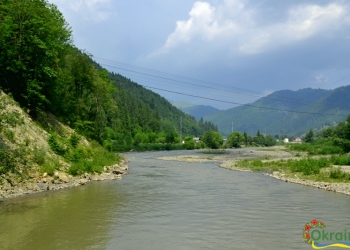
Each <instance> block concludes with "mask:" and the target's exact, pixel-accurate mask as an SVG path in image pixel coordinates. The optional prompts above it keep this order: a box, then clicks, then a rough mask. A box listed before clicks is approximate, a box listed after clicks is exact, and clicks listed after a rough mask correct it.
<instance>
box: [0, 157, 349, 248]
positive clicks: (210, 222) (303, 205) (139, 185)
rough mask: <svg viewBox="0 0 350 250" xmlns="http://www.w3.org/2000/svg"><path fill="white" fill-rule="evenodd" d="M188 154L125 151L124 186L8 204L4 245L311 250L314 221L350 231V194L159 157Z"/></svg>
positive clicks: (3, 213) (95, 186)
mask: <svg viewBox="0 0 350 250" xmlns="http://www.w3.org/2000/svg"><path fill="white" fill-rule="evenodd" d="M182 153H183V152H181V151H176V152H175V151H171V152H147V153H128V154H125V157H126V158H128V159H129V160H130V162H129V163H128V166H129V171H128V172H129V174H128V175H126V176H123V178H122V179H121V180H116V181H103V182H91V183H89V184H88V185H86V186H82V187H76V188H70V189H66V190H60V191H54V192H46V193H43V194H37V195H31V196H27V197H23V198H17V199H13V200H7V201H3V202H1V203H0V222H1V226H0V249H28V250H29V249H33V250H34V249H35V250H39V249H143V250H147V249H150V250H151V249H152V250H155V249H162V250H165V249H242V250H244V249H267V250H275V249H276V250H277V249H278V250H280V249H311V246H308V245H307V244H305V243H304V241H303V238H302V228H303V227H304V225H305V223H307V222H310V220H312V219H319V220H322V221H324V222H325V224H326V225H327V228H329V229H330V230H332V229H333V231H337V230H338V231H343V230H344V229H348V230H349V229H350V213H349V211H350V197H349V196H346V195H342V194H337V193H333V192H327V191H324V190H318V189H315V188H312V187H306V186H301V185H297V184H291V183H285V182H282V181H279V180H275V179H272V178H269V177H266V176H263V175H262V174H261V173H248V172H238V171H232V170H227V169H222V168H219V167H218V166H217V164H215V163H184V162H177V161H163V160H156V159H155V157H159V156H172V155H180V154H182ZM186 153H188V152H186ZM349 231H350V230H349Z"/></svg>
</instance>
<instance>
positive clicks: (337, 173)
mask: <svg viewBox="0 0 350 250" xmlns="http://www.w3.org/2000/svg"><path fill="white" fill-rule="evenodd" d="M329 177H330V178H333V179H349V174H348V173H345V172H344V171H343V170H341V168H339V167H337V168H332V169H331V171H330V172H329Z"/></svg>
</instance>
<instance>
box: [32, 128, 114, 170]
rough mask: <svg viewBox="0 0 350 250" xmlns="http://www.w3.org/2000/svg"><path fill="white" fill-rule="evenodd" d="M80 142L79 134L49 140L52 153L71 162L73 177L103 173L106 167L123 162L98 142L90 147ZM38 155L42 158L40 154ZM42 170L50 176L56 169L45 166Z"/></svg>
mask: <svg viewBox="0 0 350 250" xmlns="http://www.w3.org/2000/svg"><path fill="white" fill-rule="evenodd" d="M79 142H80V137H79V136H78V135H77V134H72V135H71V136H70V137H69V138H64V137H61V136H59V135H56V134H52V135H51V136H50V137H49V139H48V143H49V145H50V148H51V149H52V151H54V152H55V153H56V154H58V155H61V156H62V157H64V158H65V159H66V160H68V161H70V162H71V167H70V168H69V169H68V172H69V173H70V174H71V175H79V174H82V173H85V172H88V173H94V172H95V173H102V171H103V167H104V166H111V165H113V164H116V163H118V162H120V160H121V157H120V156H119V155H118V154H116V153H113V152H109V151H107V150H106V149H104V148H103V147H101V146H100V145H99V144H98V143H97V142H91V143H90V146H88V147H86V146H82V145H80V144H79ZM37 154H38V155H39V156H40V153H39V152H38V153H37ZM38 159H40V157H39V158H38ZM42 169H45V172H47V173H48V174H49V172H50V173H52V172H53V171H54V170H55V167H53V166H51V165H50V164H46V165H45V164H44V165H43V166H42Z"/></svg>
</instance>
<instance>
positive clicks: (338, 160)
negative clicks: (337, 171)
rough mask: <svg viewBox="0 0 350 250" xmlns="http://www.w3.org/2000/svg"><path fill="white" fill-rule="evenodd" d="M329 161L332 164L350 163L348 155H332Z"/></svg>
mask: <svg viewBox="0 0 350 250" xmlns="http://www.w3.org/2000/svg"><path fill="white" fill-rule="evenodd" d="M331 161H332V162H333V164H334V165H350V155H339V156H332V158H331Z"/></svg>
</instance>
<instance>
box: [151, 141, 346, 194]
mask: <svg viewBox="0 0 350 250" xmlns="http://www.w3.org/2000/svg"><path fill="white" fill-rule="evenodd" d="M158 159H161V160H173V161H184V162H219V166H220V167H222V168H226V169H231V170H236V171H248V172H252V171H251V170H250V169H249V168H240V167H237V166H236V164H235V163H236V162H238V161H240V160H245V159H249V160H253V159H269V160H279V159H300V157H295V155H294V154H293V153H292V152H287V151H285V150H284V147H281V146H276V147H271V148H243V149H226V150H225V153H220V151H218V154H215V151H212V152H211V153H209V154H208V152H207V151H198V152H196V153H194V154H188V155H181V156H173V157H160V158H158ZM264 175H266V176H268V177H272V178H275V179H278V180H281V181H284V182H290V183H296V184H300V185H305V186H311V187H315V188H319V189H323V190H327V191H332V192H337V193H342V194H346V195H350V183H336V182H318V181H313V180H306V179H300V178H298V177H297V176H296V175H295V176H294V177H291V176H287V175H286V174H285V173H283V172H278V171H273V172H269V173H264Z"/></svg>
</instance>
